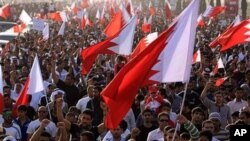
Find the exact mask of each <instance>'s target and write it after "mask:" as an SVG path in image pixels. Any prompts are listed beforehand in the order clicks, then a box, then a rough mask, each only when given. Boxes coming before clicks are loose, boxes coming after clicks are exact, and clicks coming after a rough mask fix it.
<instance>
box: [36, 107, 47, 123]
mask: <svg viewBox="0 0 250 141" xmlns="http://www.w3.org/2000/svg"><path fill="white" fill-rule="evenodd" d="M37 115H38V118H39V120H43V119H45V118H47V116H48V110H47V108H46V107H45V106H40V107H39V108H38V110H37Z"/></svg>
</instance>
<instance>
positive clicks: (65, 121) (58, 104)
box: [56, 98, 71, 130]
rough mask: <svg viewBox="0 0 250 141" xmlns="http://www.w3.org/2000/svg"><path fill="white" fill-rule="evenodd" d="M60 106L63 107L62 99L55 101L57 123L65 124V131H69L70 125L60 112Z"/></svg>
mask: <svg viewBox="0 0 250 141" xmlns="http://www.w3.org/2000/svg"><path fill="white" fill-rule="evenodd" d="M62 105H63V99H62V98H58V99H57V100H56V116H57V119H58V121H59V122H63V123H64V124H65V127H66V129H68V130H69V129H70V127H71V123H70V122H69V121H68V120H66V119H65V118H64V116H63V112H62Z"/></svg>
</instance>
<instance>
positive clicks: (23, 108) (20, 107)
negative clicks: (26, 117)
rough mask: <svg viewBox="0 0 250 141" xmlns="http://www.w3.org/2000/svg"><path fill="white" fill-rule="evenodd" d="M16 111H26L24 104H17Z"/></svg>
mask: <svg viewBox="0 0 250 141" xmlns="http://www.w3.org/2000/svg"><path fill="white" fill-rule="evenodd" d="M17 111H24V112H26V111H27V107H26V105H19V106H18V108H17Z"/></svg>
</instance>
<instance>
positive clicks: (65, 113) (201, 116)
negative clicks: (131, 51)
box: [0, 3, 250, 141]
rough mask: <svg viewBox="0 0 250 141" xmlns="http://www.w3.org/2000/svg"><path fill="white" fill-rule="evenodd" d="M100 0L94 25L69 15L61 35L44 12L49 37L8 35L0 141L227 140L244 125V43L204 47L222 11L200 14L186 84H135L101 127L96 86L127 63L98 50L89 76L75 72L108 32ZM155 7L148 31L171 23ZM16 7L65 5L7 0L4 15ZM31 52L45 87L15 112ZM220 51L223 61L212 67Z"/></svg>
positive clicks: (248, 69)
mask: <svg viewBox="0 0 250 141" xmlns="http://www.w3.org/2000/svg"><path fill="white" fill-rule="evenodd" d="M100 7H101V6H100V5H95V6H92V7H91V8H90V9H91V10H90V11H89V18H90V19H92V21H93V22H94V24H93V25H92V26H85V27H84V29H80V28H79V22H78V20H76V19H75V18H72V19H70V20H69V22H68V23H67V27H66V30H65V33H64V35H63V36H61V35H58V31H59V28H60V26H61V23H58V22H55V21H52V20H49V19H48V21H47V22H49V23H50V29H49V30H50V37H49V39H48V40H46V41H44V40H42V38H43V35H42V32H41V31H36V30H32V29H31V30H29V31H28V32H26V33H20V34H19V35H18V37H17V38H16V39H14V40H12V41H10V42H9V44H8V46H9V48H8V51H7V52H5V53H2V56H1V66H2V70H3V81H4V82H3V83H4V84H3V103H4V109H3V111H2V113H1V116H0V140H6V141H7V140H13V141H14V140H17V141H27V140H30V141H54V140H58V141H79V140H80V141H95V140H102V141H125V140H129V141H135V140H136V141H170V140H173V137H175V139H174V140H175V141H188V140H192V141H195V140H203V141H217V140H220V141H225V140H229V130H230V125H233V124H239V125H249V124H250V43H249V42H246V43H244V44H240V45H236V46H235V47H234V48H232V49H229V50H227V51H225V52H220V51H219V50H218V49H211V48H210V47H209V43H210V42H211V41H213V39H215V38H216V37H217V36H218V35H219V34H220V33H222V32H223V31H224V30H225V29H226V28H227V26H228V25H230V24H231V22H232V21H233V19H234V17H230V18H229V17H227V16H226V15H225V14H223V13H222V14H221V15H219V16H218V17H217V18H215V19H213V20H209V19H206V25H205V26H204V27H202V28H201V27H197V34H196V40H195V51H197V50H198V49H199V50H200V52H201V62H200V63H195V64H193V66H192V71H191V77H190V81H189V83H188V85H187V87H186V89H185V84H183V83H181V82H176V83H169V84H166V83H161V84H155V85H152V86H148V87H143V88H141V89H140V90H138V94H137V95H136V97H135V99H134V102H133V104H132V106H131V108H130V110H129V111H128V113H127V114H126V116H125V117H124V119H123V120H122V121H121V122H120V124H119V125H118V127H117V128H115V129H110V130H109V129H107V128H106V126H105V124H104V119H105V115H106V114H107V112H108V109H107V106H106V105H105V103H104V101H103V99H102V98H101V96H100V93H101V91H102V89H103V88H105V86H106V85H107V84H108V83H109V82H110V81H111V80H112V79H113V78H114V76H115V75H116V74H117V73H118V72H119V70H120V69H122V67H123V66H124V65H125V64H126V63H127V58H126V56H121V55H107V54H100V55H99V56H98V58H97V59H96V62H95V64H94V65H93V68H92V69H91V72H90V73H89V74H88V75H87V76H83V75H82V74H81V64H82V58H81V51H82V50H83V49H84V48H86V47H89V46H91V45H94V44H96V43H98V42H100V41H102V40H104V39H105V38H106V37H105V34H104V32H103V30H104V28H105V27H106V25H107V24H108V23H109V20H110V19H111V18H112V17H111V16H106V20H105V22H104V24H102V25H101V24H99V23H97V22H95V12H96V10H97V9H98V8H100ZM161 8H163V7H161ZM161 8H158V11H157V12H156V13H155V15H154V16H153V20H152V28H151V32H159V33H161V32H162V31H164V30H165V29H166V28H167V27H168V25H169V24H170V23H171V20H172V19H166V17H165V16H164V15H163V12H162V10H163V9H161ZM22 9H25V10H26V11H27V13H28V14H29V15H30V16H31V17H35V16H37V13H40V14H44V15H46V14H47V13H49V12H53V11H57V10H63V6H62V4H60V3H57V4H55V3H50V4H48V3H31V4H16V5H12V8H11V12H12V14H13V15H12V17H10V18H9V20H10V21H17V20H18V15H19V14H20V13H21V11H22ZM143 9H144V11H142V12H140V13H137V14H138V17H139V19H140V21H143V18H144V15H145V16H148V17H149V13H148V12H147V9H148V8H147V6H146V5H144V7H143ZM107 15H108V11H107ZM70 16H71V15H70ZM72 17H73V16H72ZM108 18H109V19H108ZM141 24H142V22H140V23H139V24H138V25H137V28H136V31H135V38H134V43H133V46H134V47H135V46H136V45H137V44H138V42H139V41H140V39H142V38H143V37H144V36H146V35H147V34H148V33H144V32H143V31H142V29H141ZM4 48H5V49H6V46H2V50H4ZM36 55H37V56H38V59H39V63H40V68H41V72H42V77H43V80H44V87H45V91H41V92H39V93H35V94H29V96H28V98H29V104H28V105H19V106H18V109H17V114H16V115H15V114H14V112H13V111H12V109H13V108H14V106H15V102H16V101H17V99H18V97H19V95H20V94H21V92H22V89H23V86H24V82H25V80H26V79H27V78H28V77H29V71H30V69H31V67H32V63H33V60H34V58H35V56H36ZM219 58H221V59H222V61H223V64H224V66H225V67H224V68H220V69H218V71H217V72H216V73H214V72H213V70H214V68H215V67H216V65H217V60H218V59H219ZM223 77H227V80H226V81H225V82H224V83H223V84H222V85H220V86H216V80H217V79H219V78H223ZM185 91H186V97H185V100H184V103H183V107H181V105H182V101H183V96H184V93H185ZM180 112H181V113H180ZM177 123H178V124H177ZM175 128H177V129H178V130H177V132H175Z"/></svg>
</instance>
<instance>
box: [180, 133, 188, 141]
mask: <svg viewBox="0 0 250 141" xmlns="http://www.w3.org/2000/svg"><path fill="white" fill-rule="evenodd" d="M180 137H182V138H184V139H188V140H189V139H190V135H189V134H188V133H187V132H183V133H181V135H180Z"/></svg>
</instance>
